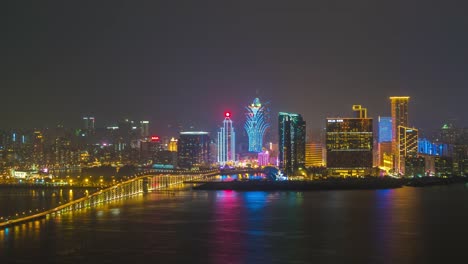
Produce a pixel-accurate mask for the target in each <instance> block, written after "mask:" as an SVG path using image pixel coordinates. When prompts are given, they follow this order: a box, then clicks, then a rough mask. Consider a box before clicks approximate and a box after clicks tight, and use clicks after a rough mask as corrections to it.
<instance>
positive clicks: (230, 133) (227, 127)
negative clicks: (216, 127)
mask: <svg viewBox="0 0 468 264" xmlns="http://www.w3.org/2000/svg"><path fill="white" fill-rule="evenodd" d="M234 162H236V132H234V127H233V126H232V120H231V113H229V112H226V113H224V121H223V126H222V127H221V129H220V131H219V132H218V163H219V164H220V165H225V164H226V163H234Z"/></svg>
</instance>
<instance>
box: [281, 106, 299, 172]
mask: <svg viewBox="0 0 468 264" xmlns="http://www.w3.org/2000/svg"><path fill="white" fill-rule="evenodd" d="M278 124H279V126H278V129H279V147H278V149H279V155H278V161H279V167H280V169H282V170H284V173H285V174H286V175H292V174H294V173H296V172H297V170H299V169H300V168H303V167H304V166H305V140H306V122H305V121H304V120H303V119H302V116H301V115H300V114H293V113H284V112H280V113H279V115H278Z"/></svg>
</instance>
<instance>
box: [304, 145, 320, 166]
mask: <svg viewBox="0 0 468 264" xmlns="http://www.w3.org/2000/svg"><path fill="white" fill-rule="evenodd" d="M324 165H325V162H324V160H323V145H322V144H321V143H317V142H314V143H307V144H306V151H305V166H306V167H307V168H309V167H322V166H324Z"/></svg>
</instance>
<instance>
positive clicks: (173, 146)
mask: <svg viewBox="0 0 468 264" xmlns="http://www.w3.org/2000/svg"><path fill="white" fill-rule="evenodd" d="M167 150H169V151H172V152H177V139H175V138H171V140H170V141H169V146H168V148H167Z"/></svg>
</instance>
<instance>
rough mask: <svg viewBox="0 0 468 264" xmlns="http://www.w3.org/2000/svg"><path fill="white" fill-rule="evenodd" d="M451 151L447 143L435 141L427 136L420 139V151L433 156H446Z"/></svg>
mask: <svg viewBox="0 0 468 264" xmlns="http://www.w3.org/2000/svg"><path fill="white" fill-rule="evenodd" d="M448 151H449V146H448V145H447V144H440V143H433V142H431V141H429V140H428V139H425V138H420V139H419V140H418V153H420V154H424V155H431V156H446V155H447V154H448Z"/></svg>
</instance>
